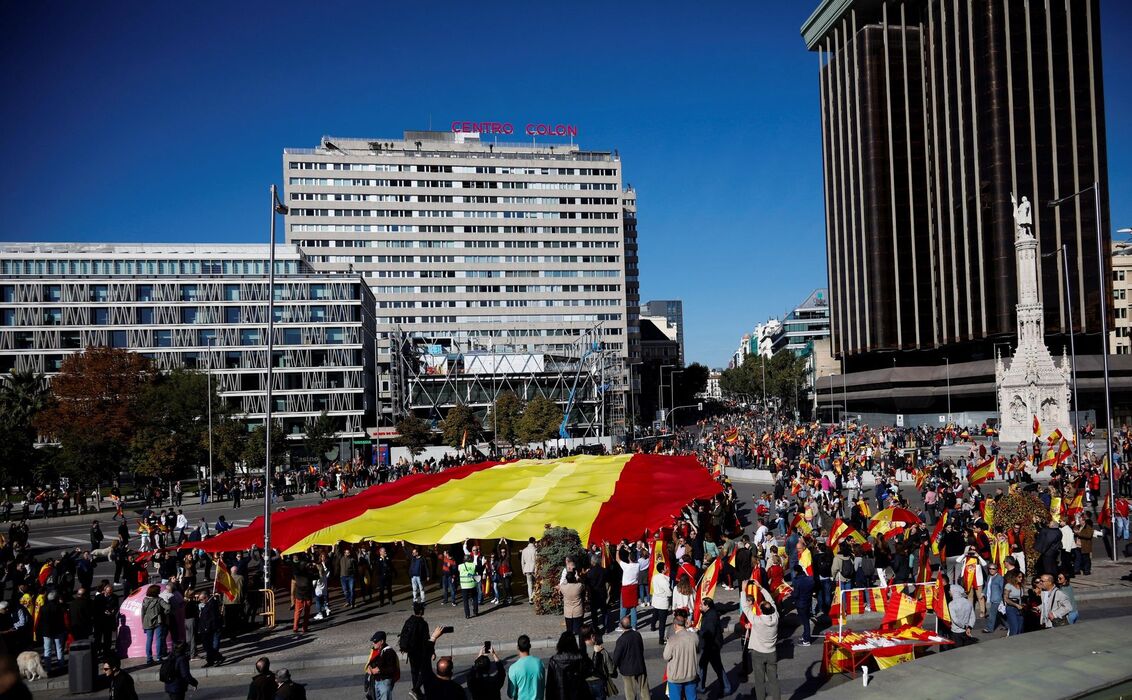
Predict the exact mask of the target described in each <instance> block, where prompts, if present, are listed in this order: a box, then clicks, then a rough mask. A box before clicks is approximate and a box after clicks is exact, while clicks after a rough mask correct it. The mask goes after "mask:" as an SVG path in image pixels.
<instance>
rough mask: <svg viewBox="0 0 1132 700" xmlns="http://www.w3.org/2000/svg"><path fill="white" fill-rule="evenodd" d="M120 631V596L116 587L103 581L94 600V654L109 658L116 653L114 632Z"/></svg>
mask: <svg viewBox="0 0 1132 700" xmlns="http://www.w3.org/2000/svg"><path fill="white" fill-rule="evenodd" d="M116 629H118V596H116V595H114V587H113V586H111V585H110V582H109V581H106V580H103V581H102V587H101V589H100V591H99V594H98V597H97V598H95V600H94V653H95V654H96V655H98V656H99V657H102V658H108V657H109V656H110V655H111V653H112V652H113V651H114V631H115V630H116Z"/></svg>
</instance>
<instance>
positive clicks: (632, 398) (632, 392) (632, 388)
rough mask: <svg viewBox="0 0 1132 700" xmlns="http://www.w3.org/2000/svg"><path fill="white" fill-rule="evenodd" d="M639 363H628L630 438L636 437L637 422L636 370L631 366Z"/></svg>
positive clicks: (639, 364) (636, 365)
mask: <svg viewBox="0 0 1132 700" xmlns="http://www.w3.org/2000/svg"><path fill="white" fill-rule="evenodd" d="M641 364H642V363H640V362H633V363H630V364H629V420H630V424H631V426H632V427H631V431H632V432H631V433H630V434H631V436H632V438H635V437H637V422H638V420H637V392H636V384H635V383H634V381H633V380H634V379H635V378H636V374H637V371H636V370H635V369H633V368H634V367H640V366H641ZM632 438H630V440H629V444H632V442H633V440H632Z"/></svg>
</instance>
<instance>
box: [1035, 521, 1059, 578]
mask: <svg viewBox="0 0 1132 700" xmlns="http://www.w3.org/2000/svg"><path fill="white" fill-rule="evenodd" d="M1034 549H1035V550H1037V553H1038V563H1039V565H1040V566H1039V567H1038V571H1037V573H1038V574H1049V575H1050V576H1054V577H1056V576H1057V561H1058V558H1059V557H1060V556H1061V530H1059V529H1058V527H1057V521H1056V520H1051V521H1050V523H1049V526H1048V527H1044V528H1042V531H1041V532H1039V533H1038V538H1037V539H1036V540H1035V541H1034Z"/></svg>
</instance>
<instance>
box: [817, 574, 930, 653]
mask: <svg viewBox="0 0 1132 700" xmlns="http://www.w3.org/2000/svg"><path fill="white" fill-rule="evenodd" d="M907 585H909V584H907V583H894V584H892V585H889V586H873V587H871V588H846V589H844V590H842V589H840V588H839V589H838V590H837V608H838V610H840V614H839V615H838V616H837V638H838V639H839V640H840V639H842V637H843V635H842V630H843V628H844V625H845V618H846V617H848V614H847V613H846V611H845V594H846V593H858V592H859V593H861V594H862V595H863V596H865V599H866V600H867V601H871V600H872V594H871V593H869V591H874V590H885V589H888V588H903V587H904V586H907ZM911 585H913V586H916V587H920V586H923V587H925V588H927V587H928V586H931V587H933V588H934V587H935V586H936V585H937V583H936V582H935V581H926V582H923V583H913V584H911ZM917 597H918V596H917ZM884 598H885V600H888V596H887V595H886V596H884ZM924 601H925V602H926V601H927V593H926V592H925V594H924ZM928 607H929V609H930V608H931V606H928ZM865 612H879V613H882V614H883V613H884V609H883V608H882V609H880V610H877V609H876V606H870V607H869V608H868V609H867V610H862V611H861V612H860V613H857V614H859V615H860V614H864V613H865ZM935 631H936V633H938V632H939V616H936V619H935Z"/></svg>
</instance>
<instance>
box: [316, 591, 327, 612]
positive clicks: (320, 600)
mask: <svg viewBox="0 0 1132 700" xmlns="http://www.w3.org/2000/svg"><path fill="white" fill-rule="evenodd" d="M327 610H330V594H329V593H323V594H322V595H316V596H315V597H314V613H315V615H325V614H326V611H327Z"/></svg>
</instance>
